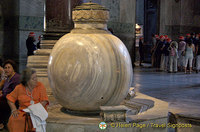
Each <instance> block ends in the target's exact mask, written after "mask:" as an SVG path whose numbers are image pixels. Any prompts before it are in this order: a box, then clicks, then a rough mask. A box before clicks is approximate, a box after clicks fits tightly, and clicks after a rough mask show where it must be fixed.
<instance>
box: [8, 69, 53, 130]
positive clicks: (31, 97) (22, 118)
mask: <svg viewBox="0 0 200 132" xmlns="http://www.w3.org/2000/svg"><path fill="white" fill-rule="evenodd" d="M7 100H8V104H9V106H10V108H11V110H12V114H11V116H10V119H9V122H8V129H9V132H22V131H29V130H31V131H35V129H34V128H33V126H32V123H30V122H31V121H30V116H29V123H28V124H29V125H25V122H26V121H27V120H26V117H27V115H26V113H25V112H24V111H23V109H25V108H27V107H28V106H30V105H31V104H36V103H41V104H42V105H43V106H44V107H45V108H46V106H47V105H48V104H49V102H48V97H47V93H46V89H45V87H44V85H43V84H42V83H41V82H38V81H37V75H36V71H35V70H33V69H31V68H27V69H25V70H24V71H23V72H22V75H21V84H19V85H17V86H16V88H15V89H14V91H13V92H11V93H10V94H8V95H7ZM17 100H18V102H19V108H18V109H17V108H16V106H15V102H16V101H17ZM28 126H29V128H30V126H31V129H29V130H28Z"/></svg>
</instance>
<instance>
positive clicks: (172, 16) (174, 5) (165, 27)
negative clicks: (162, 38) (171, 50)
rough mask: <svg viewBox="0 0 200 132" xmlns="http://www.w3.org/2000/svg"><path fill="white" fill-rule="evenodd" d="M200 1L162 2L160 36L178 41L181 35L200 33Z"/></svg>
mask: <svg viewBox="0 0 200 132" xmlns="http://www.w3.org/2000/svg"><path fill="white" fill-rule="evenodd" d="M199 3H200V0H177V1H175V0H160V34H168V35H169V36H170V37H171V38H172V39H175V40H177V38H178V36H179V35H184V36H185V35H186V34H187V33H191V32H199V31H200V21H199V19H200V10H199V9H200V4H199Z"/></svg>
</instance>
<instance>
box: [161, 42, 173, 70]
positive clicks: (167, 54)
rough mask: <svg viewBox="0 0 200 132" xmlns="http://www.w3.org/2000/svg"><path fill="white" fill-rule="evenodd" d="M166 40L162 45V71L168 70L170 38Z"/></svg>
mask: <svg viewBox="0 0 200 132" xmlns="http://www.w3.org/2000/svg"><path fill="white" fill-rule="evenodd" d="M166 41H167V42H166V44H165V46H164V48H163V53H164V56H165V57H164V59H165V60H164V71H168V67H169V50H168V49H169V46H170V43H171V41H172V40H171V39H170V38H168V39H167V40H166Z"/></svg>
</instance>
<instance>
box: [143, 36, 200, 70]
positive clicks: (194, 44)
mask: <svg viewBox="0 0 200 132" xmlns="http://www.w3.org/2000/svg"><path fill="white" fill-rule="evenodd" d="M199 38H200V34H195V33H191V34H186V36H185V37H184V36H180V37H179V41H175V40H171V39H170V38H169V37H168V35H161V36H158V35H153V36H152V48H151V54H152V57H151V60H152V61H151V62H152V67H155V68H157V71H167V72H169V73H176V72H178V71H180V72H181V71H184V72H185V73H192V71H193V70H195V71H196V73H198V72H199V70H200V39H199ZM142 58H143V56H142Z"/></svg>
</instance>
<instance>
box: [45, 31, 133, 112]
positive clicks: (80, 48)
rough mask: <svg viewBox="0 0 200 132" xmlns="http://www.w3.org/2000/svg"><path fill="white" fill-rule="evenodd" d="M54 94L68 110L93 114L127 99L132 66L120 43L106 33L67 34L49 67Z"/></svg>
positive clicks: (59, 44) (56, 46)
mask: <svg viewBox="0 0 200 132" xmlns="http://www.w3.org/2000/svg"><path fill="white" fill-rule="evenodd" d="M48 76H49V81H50V85H51V88H52V90H53V94H54V96H55V98H56V99H57V100H58V102H59V103H60V104H61V105H62V106H64V107H65V108H67V109H70V110H75V111H96V110H99V109H100V108H99V106H103V105H119V104H120V103H121V101H122V100H123V99H124V98H125V97H126V96H127V93H128V90H129V88H130V85H131V80H132V64H131V59H130V56H129V53H128V51H127V49H126V47H125V46H124V44H123V42H122V41H121V40H120V39H118V38H117V37H115V36H114V35H112V34H110V33H108V32H107V31H105V32H103V33H92V34H87V33H77V32H74V33H69V34H66V35H65V36H63V37H62V38H61V39H60V40H58V42H57V43H56V45H55V46H54V48H53V50H52V52H51V55H50V59H49V64H48Z"/></svg>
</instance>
